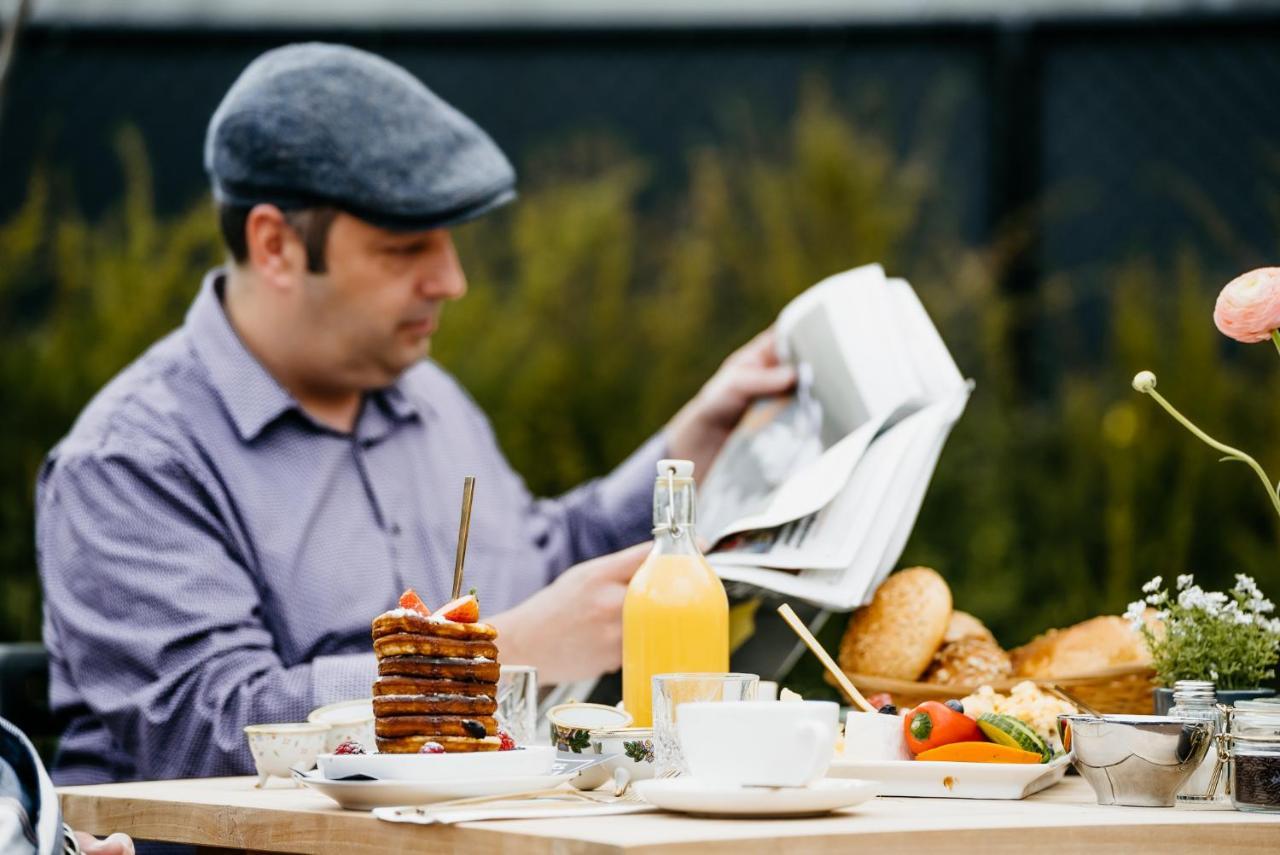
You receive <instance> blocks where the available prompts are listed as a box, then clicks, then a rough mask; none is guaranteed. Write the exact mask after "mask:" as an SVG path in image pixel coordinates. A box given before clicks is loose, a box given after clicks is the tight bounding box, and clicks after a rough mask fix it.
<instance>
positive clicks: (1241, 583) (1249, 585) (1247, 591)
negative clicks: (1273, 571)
mask: <svg viewBox="0 0 1280 855" xmlns="http://www.w3.org/2000/svg"><path fill="white" fill-rule="evenodd" d="M1233 590H1234V591H1237V592H1239V593H1240V594H1242V595H1243V596H1246V597H1261V596H1262V592H1261V591H1259V590H1258V583H1257V582H1255V581H1253V577H1251V576H1246V575H1245V574H1243V573H1237V574H1236V586H1235V588H1234V589H1233Z"/></svg>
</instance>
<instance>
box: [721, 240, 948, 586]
mask: <svg viewBox="0 0 1280 855" xmlns="http://www.w3.org/2000/svg"><path fill="white" fill-rule="evenodd" d="M776 329H777V335H778V347H779V351H780V353H781V355H782V357H783V359H786V360H788V361H790V362H792V363H793V364H794V365H795V366H796V368H797V373H798V376H799V382H798V383H797V387H796V390H795V392H794V394H791V395H787V396H782V397H775V398H767V399H762V400H760V401H757V402H755V403H754V404H753V405H752V407H751V408H750V409H749V410H748V412H747V414H746V415H745V416H744V417H743V419H742V422H741V423H740V424H739V425H738V427H737V428H736V429H735V430H734V432H733V433H732V434H731V435H730V437H729V439H728V441H727V442H726V444H725V447H724V449H723V450H722V451H721V452H720V455H719V457H718V458H717V459H716V462H715V464H714V465H713V466H712V468H711V470H710V471H709V472H708V473H707V477H706V479H705V481H704V483H703V484H702V486H701V488H700V499H699V503H698V529H699V531H700V532H701V533H702V534H703V536H704V537H706V539H707V540H708V541H709V542H710V543H711V544H712V548H711V550H710V551H709V552H708V554H707V558H708V560H710V562H711V564H712V566H713V567H715V568H716V571H717V572H718V573H719V574H720V576H721V578H723V579H725V580H731V581H738V582H745V583H749V584H751V585H755V586H758V587H760V588H764V589H767V590H770V591H775V592H777V593H781V594H785V595H786V596H789V597H796V598H800V599H804V600H808V601H810V602H812V603H814V604H816V605H820V606H823V607H826V608H832V609H849V608H853V607H854V606H858V605H861V604H862V603H863V602H864V601H865V600H867V599H869V598H870V595H871V593H872V592H873V591H874V590H875V588H876V586H877V585H879V584H880V582H881V581H882V580H883V579H884V577H885V576H886V575H888V573H889V571H890V570H892V569H893V566H894V564H895V563H896V562H897V561H898V558H899V557H900V556H901V554H902V549H903V547H904V546H905V545H906V542H907V537H908V536H909V535H910V533H911V528H912V526H913V525H914V524H915V519H916V515H917V513H918V512H919V510H920V505H921V503H922V502H923V501H924V495H925V491H926V489H927V488H928V485H929V480H930V478H931V477H932V475H933V470H934V467H935V465H936V464H937V461H938V457H939V455H940V454H941V453H942V446H943V443H944V442H945V441H946V438H947V435H948V434H949V433H950V431H951V426H952V425H953V424H955V421H956V419H958V418H959V417H960V414H961V413H962V412H963V411H964V407H965V403H966V402H967V401H968V398H969V391H970V389H971V383H970V382H969V381H966V380H965V379H964V377H963V376H962V375H961V374H960V370H959V369H958V368H957V367H956V364H955V362H954V361H953V360H952V358H951V354H950V353H949V352H948V350H947V347H946V345H945V344H944V343H943V341H942V337H941V336H940V335H939V334H938V330H937V328H936V327H934V325H933V322H932V321H931V320H930V319H929V316H928V314H927V313H926V312H925V310H924V306H922V305H921V304H920V300H919V299H918V298H917V297H916V294H915V291H913V290H912V289H911V286H910V285H909V284H908V283H907V282H906V281H905V280H902V279H891V278H887V277H886V276H885V274H884V270H883V269H882V268H881V267H880V265H878V264H871V265H867V266H865V267H859V268H856V269H854V270H850V271H847V272H845V273H840V274H837V275H835V276H832V277H830V278H828V279H824V280H823V281H822V282H819V283H818V284H817V285H814V286H813V287H812V288H810V289H809V290H807V291H805V292H804V293H803V294H801V295H800V296H798V297H797V298H796V299H794V300H793V301H791V303H789V304H788V305H787V307H786V308H785V309H783V311H782V313H781V314H780V315H779V316H778V322H777V327H776Z"/></svg>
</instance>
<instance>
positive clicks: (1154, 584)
mask: <svg viewBox="0 0 1280 855" xmlns="http://www.w3.org/2000/svg"><path fill="white" fill-rule="evenodd" d="M1162 584H1164V577H1163V576H1157V577H1155V578H1154V579H1152V580H1151V581H1150V582H1148V583H1147V584H1145V585H1143V586H1142V590H1143V592H1144V593H1147V594H1152V593H1155V592H1156V591H1158V590H1160V586H1161V585H1162Z"/></svg>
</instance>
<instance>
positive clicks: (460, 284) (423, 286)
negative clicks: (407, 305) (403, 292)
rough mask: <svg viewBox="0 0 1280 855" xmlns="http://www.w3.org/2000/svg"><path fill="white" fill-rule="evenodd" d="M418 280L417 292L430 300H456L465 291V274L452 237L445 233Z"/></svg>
mask: <svg viewBox="0 0 1280 855" xmlns="http://www.w3.org/2000/svg"><path fill="white" fill-rule="evenodd" d="M418 282H419V285H418V289H419V292H420V293H421V294H422V296H423V297H426V298H427V299H431V300H457V299H458V298H459V297H462V296H463V295H464V294H466V293H467V275H466V274H465V273H464V272H463V271H462V263H461V262H460V261H459V260H458V252H457V250H456V249H455V248H454V245H453V238H452V237H450V236H449V235H445V237H444V239H443V241H442V243H441V245H440V248H439V250H438V251H437V252H434V253H431V255H430V256H429V257H428V260H427V264H426V265H425V269H424V271H423V273H422V276H421V278H420V279H419V280H418Z"/></svg>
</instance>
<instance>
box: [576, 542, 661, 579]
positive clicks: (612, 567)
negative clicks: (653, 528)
mask: <svg viewBox="0 0 1280 855" xmlns="http://www.w3.org/2000/svg"><path fill="white" fill-rule="evenodd" d="M652 549H653V543H652V542H651V541H645V542H644V543H637V544H636V545H635V546H630V547H627V548H626V549H623V550H621V551H619V552H613V553H610V554H609V555H602V556H600V557H599V558H593V559H592V560H591V563H592V564H596V565H599V567H600V570H601V572H602V573H603V574H604V575H605V577H606V578H610V579H614V580H616V581H619V582H629V581H631V577H632V576H634V575H635V574H636V571H637V570H639V569H640V565H641V563H643V562H644V559H645V556H647V555H648V554H649V552H650V551H651V550H652Z"/></svg>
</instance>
